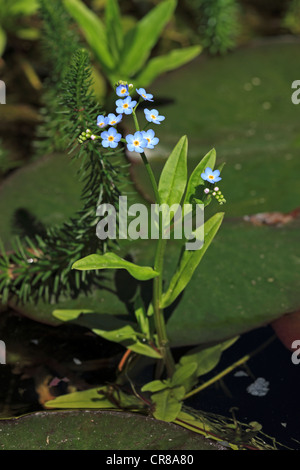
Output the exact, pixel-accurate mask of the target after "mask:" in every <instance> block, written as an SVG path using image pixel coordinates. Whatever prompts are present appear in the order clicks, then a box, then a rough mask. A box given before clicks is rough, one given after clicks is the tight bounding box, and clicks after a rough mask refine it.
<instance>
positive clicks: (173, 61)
mask: <svg viewBox="0 0 300 470" xmlns="http://www.w3.org/2000/svg"><path fill="white" fill-rule="evenodd" d="M201 50H202V47H201V46H191V47H186V48H183V49H174V50H172V51H171V52H169V53H168V54H166V55H162V56H159V57H154V58H153V59H150V60H149V62H148V63H147V65H146V66H145V67H144V68H143V70H142V71H141V73H140V74H139V76H138V78H137V79H136V86H144V87H146V86H148V85H149V84H151V83H152V82H153V81H154V80H155V79H156V78H157V77H158V76H159V75H161V74H162V73H165V72H169V71H171V70H174V69H177V68H178V67H181V66H182V65H184V64H186V63H187V62H190V61H191V60H193V59H194V58H195V57H197V56H198V55H199V54H200V52H201Z"/></svg>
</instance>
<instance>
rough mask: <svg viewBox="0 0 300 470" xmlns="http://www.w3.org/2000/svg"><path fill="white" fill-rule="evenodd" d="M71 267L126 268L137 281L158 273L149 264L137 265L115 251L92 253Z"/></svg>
mask: <svg viewBox="0 0 300 470" xmlns="http://www.w3.org/2000/svg"><path fill="white" fill-rule="evenodd" d="M72 269H79V270H82V271H90V270H97V269H126V270H127V271H128V272H129V274H131V276H133V277H134V278H135V279H137V280H138V281H148V280H149V279H153V278H154V277H156V276H158V273H157V272H156V271H154V270H153V269H152V268H151V267H149V266H138V265H136V264H134V263H131V262H129V261H126V260H124V259H122V258H120V257H119V256H118V255H116V254H115V253H105V254H104V255H98V254H93V255H89V256H86V257H85V258H82V259H81V260H78V261H76V262H75V263H74V264H73V266H72Z"/></svg>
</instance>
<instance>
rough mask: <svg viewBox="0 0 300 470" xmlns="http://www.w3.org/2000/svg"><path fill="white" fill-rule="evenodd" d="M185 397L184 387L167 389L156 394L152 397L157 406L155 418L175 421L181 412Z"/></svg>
mask: <svg viewBox="0 0 300 470" xmlns="http://www.w3.org/2000/svg"><path fill="white" fill-rule="evenodd" d="M184 395H185V389H184V387H176V388H174V389H166V390H162V391H160V392H157V393H154V394H153V395H152V396H151V400H152V402H153V403H154V406H155V410H154V412H153V416H154V417H155V418H156V419H159V420H161V421H166V422H171V421H174V420H175V419H176V418H177V417H178V415H179V413H180V411H181V408H182V402H181V400H182V399H183V397H184Z"/></svg>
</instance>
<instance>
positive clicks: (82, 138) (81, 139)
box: [78, 129, 99, 144]
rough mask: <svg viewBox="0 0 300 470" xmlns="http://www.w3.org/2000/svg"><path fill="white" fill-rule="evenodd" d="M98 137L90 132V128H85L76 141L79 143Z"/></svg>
mask: <svg viewBox="0 0 300 470" xmlns="http://www.w3.org/2000/svg"><path fill="white" fill-rule="evenodd" d="M98 138H99V137H97V136H95V135H94V134H92V131H91V130H90V129H87V130H86V131H85V132H81V134H80V136H79V137H78V142H79V143H80V144H83V142H85V141H86V140H89V139H92V140H95V139H98Z"/></svg>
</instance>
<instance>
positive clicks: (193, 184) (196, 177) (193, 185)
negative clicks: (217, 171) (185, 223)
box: [183, 149, 216, 204]
mask: <svg viewBox="0 0 300 470" xmlns="http://www.w3.org/2000/svg"><path fill="white" fill-rule="evenodd" d="M215 164H216V150H215V149H211V150H210V151H209V152H208V153H207V154H206V155H205V156H204V157H203V158H202V160H201V161H200V162H199V163H198V165H197V166H196V168H195V169H194V171H193V173H192V174H191V176H190V178H189V181H188V184H187V189H186V193H185V196H184V201H183V204H190V203H191V202H192V201H191V198H192V196H193V195H194V194H195V192H196V189H197V187H198V186H199V185H201V184H202V185H203V184H204V181H203V180H202V178H201V174H202V173H203V172H204V170H205V168H207V167H209V168H211V169H212V170H213V169H214V166H215Z"/></svg>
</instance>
